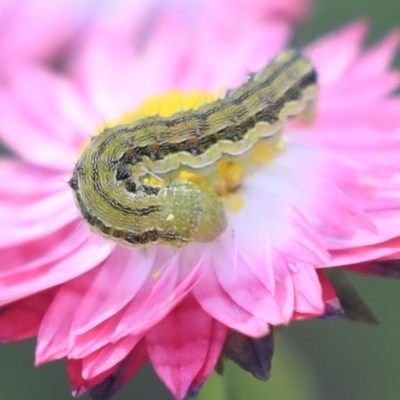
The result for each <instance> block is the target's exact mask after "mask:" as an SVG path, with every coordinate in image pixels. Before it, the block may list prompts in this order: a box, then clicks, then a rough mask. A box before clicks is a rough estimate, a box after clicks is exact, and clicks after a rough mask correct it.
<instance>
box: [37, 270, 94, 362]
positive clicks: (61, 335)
mask: <svg viewBox="0 0 400 400" xmlns="http://www.w3.org/2000/svg"><path fill="white" fill-rule="evenodd" d="M98 272H99V270H98V268H96V269H94V270H91V271H89V272H87V273H86V274H83V275H80V276H79V277H78V278H75V279H73V280H71V281H69V282H67V283H65V284H64V285H62V286H61V288H60V290H59V291H58V293H57V295H56V297H55V298H54V300H53V302H52V303H51V306H50V307H49V309H48V311H47V313H46V315H45V316H44V318H43V322H42V324H41V327H40V330H39V334H38V344H37V346H36V360H35V363H36V365H39V364H43V363H45V362H48V361H52V360H55V359H58V358H62V357H65V356H66V355H67V350H68V343H69V337H70V332H71V325H72V322H73V320H74V317H75V313H76V310H77V309H78V308H79V305H80V303H81V301H82V299H83V298H84V296H85V294H86V292H87V290H88V288H89V287H90V286H91V285H92V282H93V279H94V278H95V277H96V276H97V274H98ZM60 314H61V315H60Z"/></svg>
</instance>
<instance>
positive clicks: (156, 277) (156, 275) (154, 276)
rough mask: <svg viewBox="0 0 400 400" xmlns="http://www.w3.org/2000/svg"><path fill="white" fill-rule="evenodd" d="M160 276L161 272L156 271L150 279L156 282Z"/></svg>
mask: <svg viewBox="0 0 400 400" xmlns="http://www.w3.org/2000/svg"><path fill="white" fill-rule="evenodd" d="M160 276H161V271H156V272H154V274H152V275H151V277H152V278H153V279H154V280H157V279H158V278H160Z"/></svg>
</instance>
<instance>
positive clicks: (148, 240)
mask: <svg viewBox="0 0 400 400" xmlns="http://www.w3.org/2000/svg"><path fill="white" fill-rule="evenodd" d="M316 80H317V75H316V72H315V69H314V67H313V65H312V64H311V62H310V61H309V59H307V58H306V57H304V56H303V55H301V54H300V53H298V52H296V51H294V50H289V51H286V52H284V53H282V54H280V55H278V56H277V57H276V58H275V59H273V60H272V61H271V62H270V63H269V64H268V65H267V66H266V67H265V68H263V69H262V70H261V71H259V72H257V73H251V74H249V75H248V77H247V79H246V81H245V83H243V85H241V86H240V87H238V88H236V89H232V90H228V91H227V93H226V95H225V97H224V98H221V99H218V100H215V101H212V102H209V103H205V104H203V105H201V106H200V107H199V108H197V109H195V110H184V111H179V112H176V113H175V114H172V115H171V116H169V117H161V116H158V115H155V116H149V117H145V118H141V119H138V120H136V121H134V122H132V123H129V124H124V125H118V126H115V127H110V128H106V129H104V131H103V132H102V133H100V134H99V135H98V136H96V137H94V138H93V140H92V141H91V142H90V143H89V145H88V146H87V147H86V149H85V150H84V152H83V153H82V155H81V157H80V158H79V160H78V162H77V164H76V167H75V170H74V172H73V175H72V178H71V179H70V181H69V184H70V186H71V188H72V189H73V191H74V194H75V198H76V201H77V204H78V207H79V209H80V212H81V214H82V216H83V218H84V220H85V221H86V222H87V223H88V224H89V225H90V226H91V227H92V229H93V230H94V231H98V232H101V233H102V234H104V235H105V236H107V237H109V238H112V239H114V240H117V241H119V242H120V243H121V244H124V245H127V246H149V245H151V244H154V243H159V244H162V245H167V246H173V247H182V246H185V245H187V244H189V243H190V242H192V241H197V242H209V241H212V240H214V239H215V238H217V237H218V236H219V235H220V234H221V233H222V232H224V230H225V229H226V225H227V220H226V212H225V206H224V204H223V202H222V199H221V198H220V197H219V196H218V195H217V194H216V193H215V192H214V191H213V190H211V189H208V188H206V187H203V186H199V185H198V184H196V183H194V182H191V181H189V180H172V181H171V182H168V183H164V182H163V181H162V178H161V179H159V180H157V179H154V177H159V176H165V175H167V176H170V175H169V174H171V173H172V172H173V171H179V170H180V169H182V168H188V169H190V170H199V172H201V171H202V170H204V169H206V168H209V167H212V166H215V165H216V163H217V162H219V161H220V160H221V159H224V158H227V157H229V158H235V157H240V156H242V155H243V154H245V153H246V152H248V150H250V149H251V148H252V147H253V146H254V145H255V144H256V143H257V142H258V141H260V140H263V139H265V138H270V137H273V136H275V135H277V134H279V133H280V132H281V131H282V128H283V125H284V123H285V122H286V121H287V119H288V118H291V117H294V116H296V115H298V114H300V113H302V112H303V111H304V110H306V109H307V108H308V107H309V105H310V103H312V102H313V101H314V100H315V97H316V92H317V90H316ZM149 177H150V178H149ZM151 178H153V179H151Z"/></svg>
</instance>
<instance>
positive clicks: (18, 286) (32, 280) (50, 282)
mask: <svg viewBox="0 0 400 400" xmlns="http://www.w3.org/2000/svg"><path fill="white" fill-rule="evenodd" d="M114 247H115V244H114V243H112V242H111V241H110V240H105V239H103V238H102V237H101V236H98V235H94V234H92V235H90V236H89V237H88V238H87V239H86V241H84V242H83V243H82V244H80V245H79V246H78V247H76V249H74V250H73V251H71V253H70V254H69V257H67V258H64V259H61V260H57V261H52V262H49V263H46V264H43V265H40V266H37V267H36V268H35V269H34V270H30V269H28V270H25V269H24V268H22V269H21V270H17V271H15V273H13V272H11V271H10V273H8V274H7V275H6V276H4V277H1V278H0V304H7V303H10V302H12V301H16V300H19V299H21V298H24V297H26V296H29V295H31V294H34V293H37V292H39V291H41V290H45V289H47V288H50V287H52V286H56V285H59V284H60V283H64V282H68V281H69V280H71V279H74V278H75V277H77V276H78V277H79V276H80V275H82V274H84V273H85V272H87V271H89V270H91V269H92V268H94V267H96V266H97V265H98V264H100V263H101V262H102V261H103V260H104V259H106V258H107V256H108V255H109V254H110V253H111V251H112V250H113V248H114Z"/></svg>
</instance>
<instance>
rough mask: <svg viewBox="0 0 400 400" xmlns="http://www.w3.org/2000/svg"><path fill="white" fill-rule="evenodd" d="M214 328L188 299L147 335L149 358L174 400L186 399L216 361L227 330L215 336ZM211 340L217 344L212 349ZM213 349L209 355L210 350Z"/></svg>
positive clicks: (207, 318) (190, 298) (191, 299)
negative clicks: (208, 357)
mask: <svg viewBox="0 0 400 400" xmlns="http://www.w3.org/2000/svg"><path fill="white" fill-rule="evenodd" d="M215 328H216V327H215V326H214V324H213V320H212V318H211V317H210V316H209V315H208V314H207V313H205V312H204V311H203V310H202V309H201V308H200V307H199V305H198V303H197V302H196V301H195V300H194V299H193V298H192V297H191V296H189V297H187V298H186V299H185V300H184V301H182V302H181V303H180V304H179V305H178V306H177V307H176V308H175V309H174V310H173V311H171V312H170V313H169V314H168V316H166V317H165V318H164V319H163V320H162V321H160V322H159V324H157V325H156V326H155V327H153V328H152V329H151V330H150V331H149V332H148V334H147V335H146V344H147V352H148V355H149V358H150V360H151V362H152V364H153V366H154V368H155V370H156V372H157V374H158V375H159V376H160V378H161V379H162V381H163V382H164V383H165V385H166V386H167V387H168V388H169V389H170V390H171V391H172V393H173V394H174V395H175V397H176V398H177V399H183V398H185V397H186V395H187V394H188V392H189V391H190V389H191V388H192V387H193V385H195V386H196V385H198V384H199V383H200V382H199V381H198V378H199V374H200V377H201V376H202V375H203V373H204V372H205V371H206V370H207V371H209V370H210V365H209V363H210V364H211V365H212V367H214V366H215V364H216V362H217V361H218V356H219V354H220V353H221V350H222V346H223V344H224V341H225V337H226V333H227V330H226V329H225V330H224V332H223V333H219V334H218V335H216V334H215V333H213V331H214V329H215ZM219 328H221V327H220V326H219ZM211 338H213V339H214V340H215V341H216V342H214V343H213V345H212V346H211V343H210V340H211ZM217 340H218V342H217ZM215 346H216V347H217V348H216V349H215V348H214V349H213V351H212V352H211V354H210V347H215ZM207 356H212V359H211V360H207ZM205 366H206V367H205ZM204 367H205V369H204Z"/></svg>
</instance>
